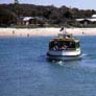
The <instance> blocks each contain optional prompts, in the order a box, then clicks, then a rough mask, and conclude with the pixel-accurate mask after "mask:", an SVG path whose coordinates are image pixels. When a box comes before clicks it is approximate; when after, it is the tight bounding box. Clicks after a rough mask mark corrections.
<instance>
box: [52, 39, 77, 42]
mask: <svg viewBox="0 0 96 96" xmlns="http://www.w3.org/2000/svg"><path fill="white" fill-rule="evenodd" d="M52 41H69V42H79V40H78V39H74V38H54V39H52V40H51V42H52Z"/></svg>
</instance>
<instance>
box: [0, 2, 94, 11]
mask: <svg viewBox="0 0 96 96" xmlns="http://www.w3.org/2000/svg"><path fill="white" fill-rule="evenodd" d="M13 2H14V0H0V4H3V3H7V4H9V3H13ZM19 2H20V3H28V4H35V5H45V6H46V5H54V6H57V7H61V6H63V5H65V6H67V7H72V8H74V7H75V8H79V9H95V10H96V0H19Z"/></svg>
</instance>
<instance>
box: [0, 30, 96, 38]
mask: <svg viewBox="0 0 96 96" xmlns="http://www.w3.org/2000/svg"><path fill="white" fill-rule="evenodd" d="M66 31H67V32H68V33H70V34H73V35H74V36H96V28H66ZM58 33H60V28H34V29H32V28H0V37H29V36H30V37H32V36H56V35H57V34H58Z"/></svg>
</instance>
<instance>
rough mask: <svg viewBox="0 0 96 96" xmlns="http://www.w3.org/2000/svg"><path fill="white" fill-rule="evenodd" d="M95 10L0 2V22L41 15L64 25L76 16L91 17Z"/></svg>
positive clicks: (15, 21) (10, 22)
mask: <svg viewBox="0 0 96 96" xmlns="http://www.w3.org/2000/svg"><path fill="white" fill-rule="evenodd" d="M95 13H96V11H95V10H79V9H77V8H68V7H66V6H62V7H60V8H57V7H55V6H53V5H52V6H38V5H33V4H0V24H7V25H10V24H17V20H18V19H19V18H20V17H25V16H32V17H34V16H38V17H43V18H45V19H46V20H47V22H48V23H49V24H58V25H64V24H69V25H70V23H69V21H71V24H72V23H74V22H75V19H76V18H86V17H91V15H92V14H95Z"/></svg>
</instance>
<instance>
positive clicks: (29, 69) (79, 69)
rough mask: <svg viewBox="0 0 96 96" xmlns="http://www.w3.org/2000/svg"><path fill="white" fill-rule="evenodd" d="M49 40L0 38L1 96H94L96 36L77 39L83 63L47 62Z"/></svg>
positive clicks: (95, 84) (46, 38) (95, 93)
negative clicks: (79, 43)
mask: <svg viewBox="0 0 96 96" xmlns="http://www.w3.org/2000/svg"><path fill="white" fill-rule="evenodd" d="M51 38H52V37H29V38H0V96H96V37H95V36H94V37H88V36H85V37H78V38H79V39H80V40H81V48H82V51H83V55H82V60H78V61H69V62H68V61H67V62H48V61H47V60H46V52H47V48H48V42H49V40H50V39H51Z"/></svg>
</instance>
